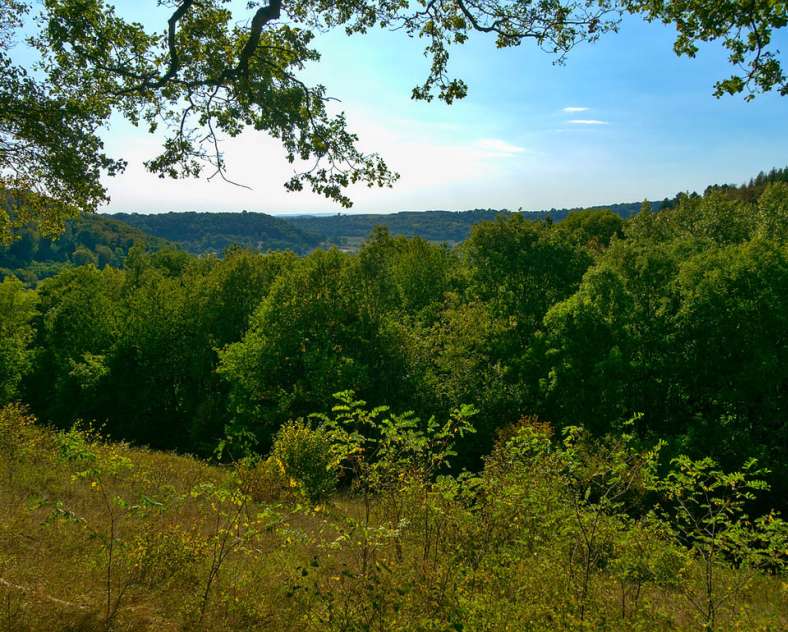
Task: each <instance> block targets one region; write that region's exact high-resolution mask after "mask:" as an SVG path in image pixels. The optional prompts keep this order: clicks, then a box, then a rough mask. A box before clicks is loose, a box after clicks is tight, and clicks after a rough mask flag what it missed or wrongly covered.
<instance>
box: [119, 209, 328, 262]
mask: <svg viewBox="0 0 788 632" xmlns="http://www.w3.org/2000/svg"><path fill="white" fill-rule="evenodd" d="M112 217H113V219H116V220H119V221H122V222H126V223H127V224H129V225H131V226H134V227H135V228H138V229H140V230H143V231H145V232H146V233H149V234H151V235H155V236H156V237H161V238H163V239H167V240H168V241H171V242H173V243H176V244H178V245H179V246H180V247H181V248H183V249H184V250H186V251H188V252H191V253H193V254H204V253H210V252H213V253H217V254H218V253H221V252H222V251H224V250H225V249H226V248H227V247H229V246H233V245H237V246H243V247H246V248H252V249H254V250H260V251H266V250H292V251H293V252H296V253H298V254H303V253H306V252H309V251H310V250H312V249H314V248H315V247H317V246H318V245H319V244H320V242H321V241H322V239H321V238H320V237H318V236H316V235H314V234H310V233H308V232H306V231H304V230H303V229H302V228H301V227H299V226H294V225H292V224H290V223H288V222H286V221H285V220H283V219H279V218H277V217H273V216H271V215H267V214H266V213H248V212H246V211H244V212H242V213H195V212H186V213H160V214H151V215H142V214H139V213H117V214H115V215H112Z"/></svg>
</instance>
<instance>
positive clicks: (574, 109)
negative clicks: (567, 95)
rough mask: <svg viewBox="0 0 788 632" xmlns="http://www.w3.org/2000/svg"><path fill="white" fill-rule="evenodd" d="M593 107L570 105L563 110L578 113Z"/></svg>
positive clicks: (568, 112)
mask: <svg viewBox="0 0 788 632" xmlns="http://www.w3.org/2000/svg"><path fill="white" fill-rule="evenodd" d="M590 109H591V108H584V107H578V106H569V107H567V108H564V109H563V110H561V111H562V112H566V113H567V114H576V113H577V112H588V110H590Z"/></svg>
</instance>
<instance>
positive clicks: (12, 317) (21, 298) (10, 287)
mask: <svg viewBox="0 0 788 632" xmlns="http://www.w3.org/2000/svg"><path fill="white" fill-rule="evenodd" d="M36 302H37V298H36V294H35V292H33V291H30V290H26V289H25V288H24V286H23V285H22V283H21V282H19V281H18V280H17V279H16V278H15V277H7V278H5V279H4V280H3V281H2V282H0V405H3V404H6V403H8V402H10V401H12V400H14V399H17V398H18V397H19V395H20V393H19V386H20V383H21V382H22V378H23V377H25V376H26V375H27V374H28V373H29V372H30V371H31V369H32V368H33V351H32V349H31V342H32V340H33V336H34V329H33V323H32V320H33V317H34V316H35V315H36V313H37V312H36Z"/></svg>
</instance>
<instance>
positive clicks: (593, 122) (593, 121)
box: [567, 119, 610, 125]
mask: <svg viewBox="0 0 788 632" xmlns="http://www.w3.org/2000/svg"><path fill="white" fill-rule="evenodd" d="M567 123H569V124H570V125H610V123H608V122H607V121H600V120H599V119H572V120H571V121H567Z"/></svg>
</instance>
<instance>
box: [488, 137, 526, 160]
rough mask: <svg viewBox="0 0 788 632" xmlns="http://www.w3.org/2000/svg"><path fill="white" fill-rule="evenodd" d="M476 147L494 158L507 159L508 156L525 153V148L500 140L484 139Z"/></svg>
mask: <svg viewBox="0 0 788 632" xmlns="http://www.w3.org/2000/svg"><path fill="white" fill-rule="evenodd" d="M476 146H477V147H478V148H479V149H481V150H482V151H484V152H488V153H489V154H491V155H492V156H498V157H502V158H505V157H507V156H514V155H516V154H521V153H523V152H524V151H525V148H524V147H519V146H517V145H513V144H512V143H508V142H506V141H505V140H501V139H500V138H482V139H481V140H479V141H477V143H476Z"/></svg>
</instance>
